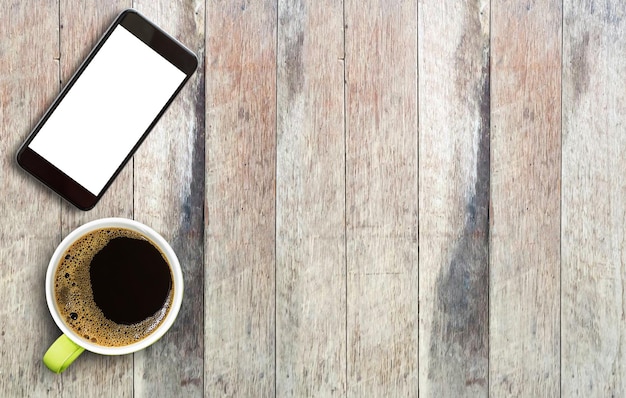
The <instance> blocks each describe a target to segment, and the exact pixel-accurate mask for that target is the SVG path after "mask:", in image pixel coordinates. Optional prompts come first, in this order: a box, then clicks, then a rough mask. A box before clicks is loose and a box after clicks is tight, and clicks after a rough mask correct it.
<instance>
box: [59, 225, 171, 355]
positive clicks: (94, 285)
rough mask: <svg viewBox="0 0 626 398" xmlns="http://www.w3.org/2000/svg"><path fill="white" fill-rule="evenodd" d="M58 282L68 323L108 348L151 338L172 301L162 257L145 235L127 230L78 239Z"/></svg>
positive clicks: (99, 232)
mask: <svg viewBox="0 0 626 398" xmlns="http://www.w3.org/2000/svg"><path fill="white" fill-rule="evenodd" d="M55 282H56V283H55V297H56V303H57V307H58V309H59V312H60V314H61V316H62V317H64V318H65V321H66V324H67V325H68V326H69V327H70V328H72V329H73V330H74V331H75V332H76V333H77V334H79V335H81V336H83V337H84V338H86V339H88V340H91V341H92V342H94V343H96V344H99V345H104V346H123V345H128V344H132V343H135V342H137V341H138V340H141V339H143V338H145V337H146V336H148V335H149V334H150V333H152V332H153V331H154V330H155V329H156V328H157V327H158V326H159V324H160V323H161V322H162V321H163V319H164V318H165V315H166V314H167V312H168V311H169V308H170V306H171V302H172V298H173V287H172V274H171V271H170V266H169V264H168V263H167V261H166V259H165V257H164V255H163V254H162V253H161V251H160V250H159V249H158V248H157V247H156V246H155V245H154V244H153V243H152V242H150V241H149V240H147V239H146V238H145V237H144V236H143V235H141V234H139V233H137V232H134V231H131V230H128V229H124V228H106V229H100V230H96V231H93V232H91V233H89V234H87V235H85V236H83V237H82V238H80V239H79V240H77V241H76V242H75V243H74V244H72V245H71V246H70V248H69V249H68V250H67V251H66V253H65V254H64V255H63V258H62V260H61V263H60V265H59V267H58V268H57V271H56V275H55Z"/></svg>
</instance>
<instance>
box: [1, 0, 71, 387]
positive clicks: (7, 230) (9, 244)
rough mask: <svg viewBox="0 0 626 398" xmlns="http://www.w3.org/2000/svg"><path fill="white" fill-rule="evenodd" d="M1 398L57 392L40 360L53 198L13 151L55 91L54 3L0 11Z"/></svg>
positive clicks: (46, 336) (52, 333) (48, 336)
mask: <svg viewBox="0 0 626 398" xmlns="http://www.w3.org/2000/svg"><path fill="white" fill-rule="evenodd" d="M0 20H2V21H3V33H2V40H0V130H1V131H2V140H0V184H1V186H2V190H1V192H2V194H1V195H0V217H1V219H2V222H1V223H0V269H1V270H2V272H1V273H0V287H1V288H2V301H1V303H0V325H1V326H0V357H1V358H2V361H1V363H0V395H2V396H5V397H13V396H44V395H45V394H47V393H48V392H49V391H50V392H52V394H53V395H55V393H56V394H58V393H59V392H60V391H61V387H62V386H61V384H60V383H59V380H58V379H56V378H55V377H54V375H53V374H52V373H51V372H48V373H45V372H47V369H46V368H45V366H44V365H43V363H42V361H41V358H42V357H43V354H44V353H45V351H46V349H47V348H48V346H49V345H50V344H51V343H52V342H53V341H54V339H55V338H56V337H58V329H57V328H56V326H55V325H54V322H53V321H52V317H51V316H50V313H49V312H48V308H47V306H46V300H45V290H44V279H45V278H44V275H45V272H46V271H45V270H46V268H47V266H48V261H49V260H50V256H51V255H52V252H53V251H54V247H55V245H56V243H57V242H58V240H59V239H60V235H61V232H60V229H59V223H58V220H59V214H60V200H59V199H58V197H56V196H55V195H54V194H53V193H52V192H50V191H49V190H47V189H46V188H44V187H43V186H42V185H40V184H38V183H36V182H35V181H34V180H33V179H31V178H30V177H29V176H28V175H27V174H26V173H24V172H22V171H20V170H18V168H17V165H16V164H15V154H16V152H17V150H18V147H19V145H21V143H22V141H23V140H24V139H25V138H26V136H27V134H28V133H29V132H30V130H31V129H32V128H33V127H34V125H35V123H36V122H37V121H38V119H39V117H41V115H42V114H43V111H44V109H45V107H46V106H47V105H48V104H49V103H50V102H51V101H52V100H53V99H54V97H55V96H56V94H57V93H58V89H59V83H58V81H59V62H58V59H59V42H58V38H59V30H58V29H59V26H58V4H56V3H55V2H49V3H47V4H42V5H41V7H38V8H37V9H32V7H30V5H29V4H28V3H26V2H15V3H12V4H10V5H3V6H2V7H0Z"/></svg>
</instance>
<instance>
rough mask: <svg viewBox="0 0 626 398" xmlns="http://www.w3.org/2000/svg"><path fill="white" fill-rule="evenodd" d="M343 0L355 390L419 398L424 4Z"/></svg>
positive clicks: (351, 388) (351, 389)
mask: <svg viewBox="0 0 626 398" xmlns="http://www.w3.org/2000/svg"><path fill="white" fill-rule="evenodd" d="M344 4H345V19H346V212H347V216H346V229H347V235H346V239H347V335H348V341H347V344H348V377H347V378H348V380H347V388H348V394H347V395H348V396H414V395H416V394H417V390H418V365H417V358H418V353H417V351H418V348H417V347H418V289H417V287H418V286H417V285H418V263H417V262H418V246H417V217H418V202H417V169H418V163H417V140H418V135H417V4H416V2H414V1H392V2H376V1H371V2H367V3H366V4H364V3H363V2H359V1H346V2H345V3H344Z"/></svg>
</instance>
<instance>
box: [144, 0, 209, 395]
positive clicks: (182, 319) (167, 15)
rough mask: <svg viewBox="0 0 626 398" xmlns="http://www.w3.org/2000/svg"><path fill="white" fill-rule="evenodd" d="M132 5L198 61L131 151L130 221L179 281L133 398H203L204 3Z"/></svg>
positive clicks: (147, 2) (149, 2)
mask: <svg viewBox="0 0 626 398" xmlns="http://www.w3.org/2000/svg"><path fill="white" fill-rule="evenodd" d="M134 6H135V8H137V10H139V12H141V13H143V14H144V15H146V17H148V18H149V19H150V20H152V21H153V22H154V23H156V24H157V25H158V26H160V27H161V28H163V29H164V30H165V31H167V32H168V33H169V34H171V35H172V36H174V37H175V38H177V39H178V40H180V41H181V42H182V43H184V44H185V45H186V46H188V47H189V48H190V49H191V50H192V51H194V52H195V53H196V54H197V55H198V58H199V65H198V69H197V70H196V73H195V74H194V76H193V77H192V78H191V79H190V80H189V82H187V85H186V86H185V88H183V90H182V91H181V92H180V94H179V95H178V97H177V98H176V99H175V100H174V102H173V103H172V105H171V106H170V108H169V109H168V110H167V111H166V113H165V114H164V115H163V118H162V119H161V120H160V121H159V123H158V124H157V126H155V128H154V130H153V131H152V132H151V133H150V136H149V137H148V138H147V139H146V141H145V142H144V144H143V145H142V147H141V148H139V150H138V151H137V153H136V154H135V168H134V216H135V219H136V220H138V221H141V222H143V223H145V224H147V225H150V226H151V227H153V228H154V229H155V230H157V231H159V233H161V234H162V235H163V237H164V238H165V239H167V240H168V241H169V242H170V244H171V245H172V248H173V249H174V251H175V252H176V255H177V256H178V259H179V261H180V263H181V266H182V269H183V276H184V284H185V287H184V299H183V305H182V307H181V311H180V313H179V315H178V318H177V320H176V322H175V323H174V325H173V326H172V328H171V329H170V330H169V331H168V333H167V334H166V335H165V336H163V338H162V339H161V340H160V341H158V342H157V343H156V344H154V345H153V346H151V347H149V349H146V350H144V351H141V352H138V353H136V354H135V358H134V368H135V372H134V374H135V377H134V396H135V397H177V396H178V397H180V396H184V397H193V396H196V397H201V396H203V394H204V391H203V388H204V385H203V377H204V368H203V362H204V300H203V299H204V281H203V277H204V251H203V247H204V234H203V231H204V219H203V212H204V140H205V136H204V132H205V130H204V127H205V126H204V116H205V114H204V62H203V61H204V18H205V9H204V4H203V3H199V2H195V3H194V2H171V1H167V0H166V1H159V2H156V1H135V4H134Z"/></svg>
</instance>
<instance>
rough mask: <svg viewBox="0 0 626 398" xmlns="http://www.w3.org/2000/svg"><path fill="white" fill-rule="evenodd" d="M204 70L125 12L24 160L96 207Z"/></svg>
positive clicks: (80, 203) (78, 202)
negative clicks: (198, 69)
mask: <svg viewBox="0 0 626 398" xmlns="http://www.w3.org/2000/svg"><path fill="white" fill-rule="evenodd" d="M197 65H198V61H197V58H196V56H195V54H194V53H193V52H191V51H190V50H189V49H187V48H186V47H185V46H183V45H182V44H181V43H179V42H178V41H177V40H176V39H174V38H173V37H171V36H170V35H168V34H167V33H165V32H164V31H163V30H161V29H160V28H158V27H157V26H156V25H155V24H153V23H152V22H150V21H148V20H147V19H146V18H145V17H144V16H142V15H141V14H139V13H138V12H137V11H135V10H133V9H128V10H125V11H123V12H122V13H121V14H120V15H119V16H118V17H117V18H116V19H115V21H114V22H113V24H112V25H111V26H110V27H109V29H107V31H106V33H105V34H104V35H103V37H102V38H101V39H100V40H99V41H98V43H97V44H96V46H95V47H94V49H93V50H92V51H91V52H90V53H89V55H88V56H87V58H86V60H85V61H84V62H83V63H82V65H81V66H80V67H79V68H78V70H77V71H76V73H75V74H74V75H73V76H72V78H71V79H70V80H69V81H68V83H67V84H66V86H65V87H64V88H63V90H61V92H60V94H59V95H58V96H57V98H56V99H55V100H54V102H53V103H52V105H51V106H50V107H49V108H48V110H47V111H46V112H45V113H44V115H43V117H42V118H41V120H40V121H39V122H38V123H37V125H36V126H35V128H34V129H33V131H32V132H31V134H30V135H29V136H28V138H27V139H26V141H25V142H24V143H23V144H22V146H21V147H20V149H19V151H18V153H17V163H18V164H19V165H20V166H21V167H22V168H23V169H24V170H26V171H27V172H29V173H30V174H32V175H33V176H35V177H36V178H37V179H39V180H40V181H41V182H43V183H44V184H45V185H47V186H48V187H50V188H51V189H52V190H53V191H55V192H56V193H58V194H59V195H60V196H61V197H63V198H65V199H66V200H67V201H68V202H70V203H72V204H73V205H75V206H76V207H78V208H79V209H81V210H89V209H91V208H93V207H94V206H95V205H96V203H97V202H98V201H99V200H100V198H101V197H102V195H103V194H104V192H105V191H106V190H107V188H108V187H109V186H110V185H111V183H112V182H113V180H114V179H115V177H116V176H117V175H118V174H119V172H120V171H121V170H122V168H123V167H124V165H125V164H126V163H127V162H128V160H129V159H130V158H131V157H132V155H133V153H134V152H135V151H136V150H137V148H138V147H139V145H140V144H141V142H142V141H143V140H144V139H145V138H146V136H147V135H148V133H149V132H150V130H151V129H152V128H153V127H154V125H155V124H156V122H157V121H158V119H159V118H160V117H161V116H162V115H163V113H164V112H165V109H166V108H167V107H168V106H169V104H170V103H171V102H172V101H173V100H174V97H175V96H176V95H177V94H178V92H179V91H180V90H181V89H182V87H183V86H184V84H185V83H186V82H187V81H188V80H189V78H190V77H191V75H192V74H193V73H194V71H195V70H196V67H197Z"/></svg>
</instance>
